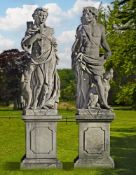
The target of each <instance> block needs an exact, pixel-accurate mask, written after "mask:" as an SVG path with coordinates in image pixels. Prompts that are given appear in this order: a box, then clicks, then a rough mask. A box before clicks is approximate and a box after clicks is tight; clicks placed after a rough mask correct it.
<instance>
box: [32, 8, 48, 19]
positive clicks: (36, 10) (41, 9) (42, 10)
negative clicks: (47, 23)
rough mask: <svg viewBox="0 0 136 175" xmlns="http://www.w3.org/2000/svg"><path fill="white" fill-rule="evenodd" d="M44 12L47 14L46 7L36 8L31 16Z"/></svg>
mask: <svg viewBox="0 0 136 175" xmlns="http://www.w3.org/2000/svg"><path fill="white" fill-rule="evenodd" d="M41 12H42V13H45V14H46V16H48V9H46V8H36V9H35V11H34V13H33V14H32V17H33V18H35V17H36V16H38V15H39V14H40V13H41Z"/></svg>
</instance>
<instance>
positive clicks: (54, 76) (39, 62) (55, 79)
mask: <svg viewBox="0 0 136 175" xmlns="http://www.w3.org/2000/svg"><path fill="white" fill-rule="evenodd" d="M26 33H27V32H26ZM39 34H40V36H41V38H37V39H33V38H34V37H33V36H34V34H26V36H25V37H24V38H23V40H22V47H23V48H24V50H30V53H31V62H30V65H29V67H28V70H26V71H28V74H31V75H29V78H30V80H27V81H30V89H31V92H32V99H31V104H30V106H33V105H34V103H35V101H37V102H36V104H37V105H36V106H37V107H39V108H46V107H47V108H48V107H49V108H53V109H55V108H56V104H57V103H58V100H59V95H60V80H59V76H58V73H57V70H56V64H57V62H58V57H57V55H56V46H55V43H54V38H53V29H52V28H49V27H47V26H43V28H42V30H40V33H39ZM29 40H30V42H28V44H26V41H29ZM26 79H27V77H26Z"/></svg>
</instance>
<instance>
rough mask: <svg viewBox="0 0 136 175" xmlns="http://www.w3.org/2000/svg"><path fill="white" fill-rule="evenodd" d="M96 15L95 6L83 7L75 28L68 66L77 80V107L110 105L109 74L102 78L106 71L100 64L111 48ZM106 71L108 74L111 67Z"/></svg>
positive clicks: (103, 107)
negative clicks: (70, 60) (108, 101)
mask: <svg viewBox="0 0 136 175" xmlns="http://www.w3.org/2000/svg"><path fill="white" fill-rule="evenodd" d="M97 18H98V10H97V9H96V8H94V7H85V8H84V9H83V14H82V17H81V25H79V26H78V28H77V31H76V40H75V42H74V44H73V46H72V68H73V69H74V71H75V74H76V80H77V99H76V102H77V108H78V109H89V108H90V107H91V108H94V107H99V108H102V109H110V106H109V105H108V103H107V98H108V92H109V88H110V85H109V79H111V78H110V77H109V76H107V78H106V75H107V73H105V70H104V66H103V65H104V63H105V60H106V59H107V58H108V57H109V56H110V55H111V51H110V48H109V45H108V43H107V41H106V37H105V29H104V26H103V25H102V24H98V23H97ZM101 47H102V48H103V49H104V51H105V53H104V54H100V48H101ZM110 73H111V74H112V75H111V77H112V76H113V70H112V71H111V72H110ZM104 76H105V77H104ZM106 84H107V85H106ZM107 86H108V87H107Z"/></svg>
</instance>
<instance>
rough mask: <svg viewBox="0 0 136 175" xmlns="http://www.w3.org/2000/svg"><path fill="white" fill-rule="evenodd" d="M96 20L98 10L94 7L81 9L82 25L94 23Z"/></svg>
mask: <svg viewBox="0 0 136 175" xmlns="http://www.w3.org/2000/svg"><path fill="white" fill-rule="evenodd" d="M97 18H98V10H97V9H96V8H95V7H91V6H89V7H84V8H83V15H82V17H81V22H82V23H91V22H93V21H96V20H97Z"/></svg>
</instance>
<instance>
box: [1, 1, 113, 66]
mask: <svg viewBox="0 0 136 175" xmlns="http://www.w3.org/2000/svg"><path fill="white" fill-rule="evenodd" d="M110 1H111V0H103V1H102V5H103V7H106V6H107V4H109V3H110ZM99 4H100V1H99V0H2V1H0V7H1V10H0V52H2V51H4V50H7V49H12V48H17V49H19V50H22V49H21V46H20V42H21V40H22V38H23V36H24V33H25V30H26V21H31V20H32V13H33V11H34V9H35V8H37V7H46V8H48V11H49V16H48V19H47V22H46V24H47V25H48V26H50V27H53V28H54V30H55V37H56V39H57V43H58V56H59V58H60V61H59V65H58V68H70V67H71V57H70V55H71V46H72V44H73V42H74V39H75V31H76V28H77V26H78V25H79V24H80V16H81V12H82V8H83V7H85V6H94V7H96V8H98V7H99Z"/></svg>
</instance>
